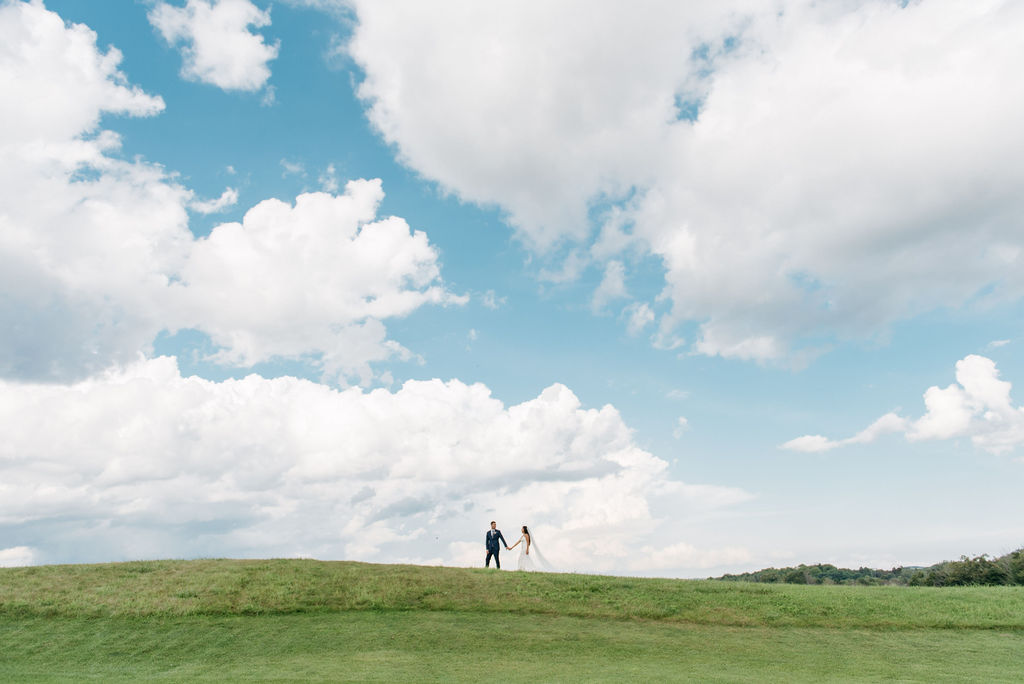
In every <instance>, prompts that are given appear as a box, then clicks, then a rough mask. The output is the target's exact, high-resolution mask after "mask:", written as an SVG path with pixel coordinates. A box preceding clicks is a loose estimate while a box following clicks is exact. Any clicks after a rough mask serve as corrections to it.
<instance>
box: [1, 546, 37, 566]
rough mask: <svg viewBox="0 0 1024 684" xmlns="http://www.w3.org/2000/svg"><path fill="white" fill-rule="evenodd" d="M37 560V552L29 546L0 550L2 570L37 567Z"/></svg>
mask: <svg viewBox="0 0 1024 684" xmlns="http://www.w3.org/2000/svg"><path fill="white" fill-rule="evenodd" d="M35 559H36V554H35V551H34V550H33V549H30V548H28V547H27V546H13V547H11V548H9V549H0V568H16V567H19V566H23V565H35Z"/></svg>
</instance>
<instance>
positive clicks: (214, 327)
mask: <svg viewBox="0 0 1024 684" xmlns="http://www.w3.org/2000/svg"><path fill="white" fill-rule="evenodd" d="M383 197H384V193H383V191H382V189H381V183H380V181H352V182H349V183H348V184H347V185H346V187H345V193H344V194H343V195H340V196H335V195H331V194H328V193H309V194H305V195H300V196H299V197H298V199H297V200H296V202H295V204H294V206H293V205H290V204H287V203H285V202H282V201H280V200H265V201H263V202H260V203H259V204H258V205H256V206H255V207H253V208H252V209H250V210H249V211H248V212H247V213H246V215H245V218H244V219H243V220H242V222H241V223H227V224H222V225H220V226H217V227H216V228H214V230H213V231H212V232H211V233H210V235H209V237H208V238H205V239H202V240H199V241H198V242H197V243H196V244H195V245H194V247H193V249H192V251H191V253H190V255H189V259H188V262H187V263H186V264H185V265H184V267H183V268H182V271H181V283H180V284H178V285H175V286H174V287H172V290H173V291H175V292H177V293H179V294H180V298H181V300H182V301H183V302H184V305H183V308H184V310H185V311H186V312H187V315H189V316H190V317H191V318H190V319H189V320H187V321H185V325H187V327H191V328H197V329H201V330H204V331H206V332H208V333H209V334H210V335H211V337H212V338H213V341H214V343H216V344H217V345H218V346H220V347H222V348H223V352H222V353H221V354H219V355H218V359H219V360H221V361H222V362H225V363H229V364H232V365H238V366H250V365H253V364H255V363H257V362H259V361H265V360H268V359H271V358H273V357H292V358H297V357H301V356H303V355H304V354H307V353H310V352H311V351H312V350H316V353H317V354H318V355H319V358H318V360H317V362H318V363H319V364H320V365H322V366H323V367H324V368H325V370H326V371H327V372H328V373H330V374H338V373H341V374H343V375H348V374H351V373H354V372H357V373H358V374H359V375H360V376H361V378H362V379H363V380H364V381H368V380H369V379H370V374H371V372H370V369H369V366H368V364H369V362H370V361H378V360H383V359H386V358H388V357H389V356H391V354H392V353H399V354H402V353H404V350H403V349H402V348H401V347H400V346H399V345H397V343H394V342H389V341H388V340H387V339H386V337H385V330H384V326H383V325H382V324H381V323H380V321H381V320H382V319H385V318H390V317H394V316H404V315H406V314H408V313H410V312H411V311H413V310H415V309H416V308H418V307H420V306H421V305H423V304H425V303H442V302H448V301H455V302H463V301H465V300H464V298H458V297H453V296H452V295H450V294H449V293H447V292H446V291H445V289H444V288H443V287H441V286H440V285H439V284H438V283H439V278H440V271H439V268H438V263H437V252H436V250H435V249H434V248H433V247H432V246H431V245H430V244H429V242H428V241H427V236H426V234H425V233H422V232H419V231H416V232H412V231H411V230H410V228H409V226H408V224H407V223H406V222H405V221H403V220H402V219H401V218H398V217H389V218H385V219H381V220H378V221H374V220H373V219H374V217H375V216H376V212H377V206H378V204H379V203H380V201H381V199H383Z"/></svg>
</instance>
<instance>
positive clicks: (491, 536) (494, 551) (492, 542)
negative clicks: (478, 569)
mask: <svg viewBox="0 0 1024 684" xmlns="http://www.w3.org/2000/svg"><path fill="white" fill-rule="evenodd" d="M499 539H500V540H501V543H502V544H504V545H505V550H506V551H508V542H507V541H505V538H504V537H502V536H501V530H499V529H498V523H496V522H494V521H493V520H492V521H491V529H489V530H487V538H486V539H485V540H484V544H485V546H486V547H487V560H485V561H484V567H485V568H489V567H491V556H494V567H496V568H498V569H499V570H501V561H500V560H498V551H500V550H501V548H500V547H499V546H498V540H499Z"/></svg>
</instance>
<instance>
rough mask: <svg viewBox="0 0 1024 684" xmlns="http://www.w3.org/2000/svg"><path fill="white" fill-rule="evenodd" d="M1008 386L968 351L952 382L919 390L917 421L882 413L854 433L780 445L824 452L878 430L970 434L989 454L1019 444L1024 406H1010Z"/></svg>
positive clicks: (919, 435)
mask: <svg viewBox="0 0 1024 684" xmlns="http://www.w3.org/2000/svg"><path fill="white" fill-rule="evenodd" d="M1010 388H1011V385H1010V383H1009V382H1007V381H1005V380H1000V379H999V371H998V370H997V369H996V364H995V362H993V361H992V360H991V359H987V358H985V357H984V356H977V355H974V354H972V355H970V356H966V357H964V358H963V359H961V360H960V361H957V362H956V382H955V383H953V384H951V385H949V386H948V387H946V388H940V387H929V388H928V390H927V391H926V392H925V393H924V404H925V408H926V409H927V411H926V412H925V414H924V415H923V416H921V417H920V418H918V419H917V420H909V419H906V418H903V417H901V416H899V415H897V414H895V413H887V414H885V415H884V416H882V417H881V418H879V419H878V420H876V421H875V422H874V423H872V424H871V425H869V426H868V427H867V428H865V429H864V430H862V431H861V432H859V433H857V434H856V435H854V436H853V437H850V438H848V439H843V440H831V439H828V438H827V437H823V436H822V435H805V436H803V437H797V438H796V439H792V440H790V441H788V442H786V443H785V444H783V445H782V448H783V449H791V450H793V451H807V452H820V451H829V450H831V449H835V448H837V447H841V446H846V445H849V444H867V443H869V442H873V441H875V440H876V439H878V437H880V436H881V435H884V434H887V433H893V432H902V433H903V434H904V435H905V436H906V438H907V439H908V440H911V441H920V440H928V439H953V438H958V437H970V438H971V441H972V442H973V443H974V444H975V445H976V446H978V447H980V448H982V449H985V450H987V451H991V452H993V453H1003V452H1007V451H1011V450H1013V449H1014V448H1016V447H1017V446H1019V445H1020V444H1024V407H1014V405H1013V401H1012V400H1011V399H1010Z"/></svg>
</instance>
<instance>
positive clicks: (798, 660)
mask: <svg viewBox="0 0 1024 684" xmlns="http://www.w3.org/2000/svg"><path fill="white" fill-rule="evenodd" d="M492 677H493V678H495V679H497V680H500V681H533V682H545V681H688V680H691V681H692V680H698V681H757V682H764V681H920V682H942V681H950V682H952V681H986V682H995V681H1005V682H1019V681H1022V680H1024V590H1022V589H1021V588H1020V587H965V588H944V589H937V588H924V587H921V588H913V587H849V586H794V585H784V586H780V585H764V584H744V583H725V582H713V581H682V580H659V579H636V578H617V577H601V576H590V575H553V574H543V573H530V574H527V573H512V572H501V573H499V572H494V571H486V570H482V569H478V570H466V569H455V568H426V567H416V566H400V565H368V564H362V563H323V562H317V561H306V560H274V561H232V560H206V561H155V562H137V563H120V564H107V565H88V566H87V565H82V566H46V567H33V568H10V569H0V680H4V681H12V680H13V681H46V680H64V681H67V680H81V679H95V680H102V681H110V680H140V679H160V680H169V681H175V680H178V681H184V680H196V679H208V680H245V679H281V680H289V679H290V680H295V681H300V680H301V681H307V680H317V679H319V680H332V681H338V680H355V681H480V680H484V679H487V678H492Z"/></svg>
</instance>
